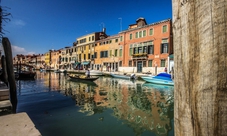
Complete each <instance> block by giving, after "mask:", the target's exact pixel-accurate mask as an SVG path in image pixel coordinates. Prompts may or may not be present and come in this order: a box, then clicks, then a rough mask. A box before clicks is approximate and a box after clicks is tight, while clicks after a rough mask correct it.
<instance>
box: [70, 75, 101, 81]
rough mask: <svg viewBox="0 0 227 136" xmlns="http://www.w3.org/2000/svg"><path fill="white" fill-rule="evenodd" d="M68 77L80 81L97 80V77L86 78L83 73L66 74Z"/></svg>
mask: <svg viewBox="0 0 227 136" xmlns="http://www.w3.org/2000/svg"><path fill="white" fill-rule="evenodd" d="M68 76H69V78H70V79H72V80H80V81H95V80H97V79H98V78H99V77H89V78H87V77H86V76H84V75H73V74H71V75H68Z"/></svg>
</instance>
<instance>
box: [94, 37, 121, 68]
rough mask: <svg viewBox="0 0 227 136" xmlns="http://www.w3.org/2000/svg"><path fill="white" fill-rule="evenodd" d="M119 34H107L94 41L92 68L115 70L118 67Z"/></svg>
mask: <svg viewBox="0 0 227 136" xmlns="http://www.w3.org/2000/svg"><path fill="white" fill-rule="evenodd" d="M118 43H119V35H113V36H109V37H107V38H104V39H101V40H98V41H96V42H95V53H94V54H95V55H94V65H93V64H92V68H93V69H97V70H104V71H110V70H114V69H115V70H116V69H117V68H118V54H117V52H118V50H119V46H118Z"/></svg>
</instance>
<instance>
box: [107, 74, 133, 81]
mask: <svg viewBox="0 0 227 136" xmlns="http://www.w3.org/2000/svg"><path fill="white" fill-rule="evenodd" d="M110 75H111V76H112V77H115V78H122V79H133V80H134V79H136V76H135V74H132V75H131V76H129V75H120V74H114V73H110Z"/></svg>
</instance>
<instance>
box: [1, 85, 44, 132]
mask: <svg viewBox="0 0 227 136" xmlns="http://www.w3.org/2000/svg"><path fill="white" fill-rule="evenodd" d="M11 108H12V104H11V102H10V98H9V88H8V87H7V86H6V85H5V84H3V83H0V121H1V123H0V130H1V131H0V136H41V134H40V132H39V131H38V130H37V129H36V128H35V125H34V124H33V122H32V121H31V119H30V118H29V116H28V115H27V114H26V113H16V114H12V113H11Z"/></svg>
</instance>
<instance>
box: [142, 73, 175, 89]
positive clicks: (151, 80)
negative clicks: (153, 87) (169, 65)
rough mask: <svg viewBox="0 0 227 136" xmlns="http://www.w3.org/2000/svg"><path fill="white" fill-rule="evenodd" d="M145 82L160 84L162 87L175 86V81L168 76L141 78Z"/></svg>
mask: <svg viewBox="0 0 227 136" xmlns="http://www.w3.org/2000/svg"><path fill="white" fill-rule="evenodd" d="M141 78H142V79H143V80H144V81H146V82H149V83H153V84H160V85H171V86H173V85H174V82H173V80H172V79H171V77H169V75H168V74H163V73H162V74H160V75H157V76H143V77H141Z"/></svg>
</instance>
